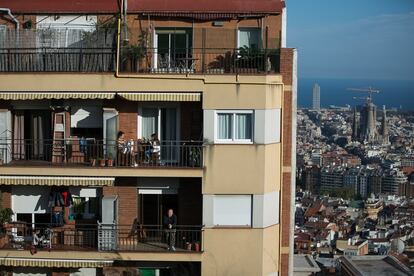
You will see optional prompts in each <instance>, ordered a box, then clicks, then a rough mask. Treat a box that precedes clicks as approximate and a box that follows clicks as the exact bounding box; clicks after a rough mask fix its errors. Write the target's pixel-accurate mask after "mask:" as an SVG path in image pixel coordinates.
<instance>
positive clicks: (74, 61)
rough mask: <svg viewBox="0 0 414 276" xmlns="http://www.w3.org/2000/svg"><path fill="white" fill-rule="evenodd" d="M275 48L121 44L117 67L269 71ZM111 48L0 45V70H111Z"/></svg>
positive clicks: (274, 69) (275, 66)
mask: <svg viewBox="0 0 414 276" xmlns="http://www.w3.org/2000/svg"><path fill="white" fill-rule="evenodd" d="M279 60H280V54H279V50H277V49H260V50H257V49H256V50H255V49H244V48H242V49H233V48H216V49H215V48H186V49H177V48H168V49H161V48H148V49H141V50H139V51H137V50H136V52H131V51H130V50H128V48H121V51H120V64H119V69H120V71H121V72H124V73H143V74H269V73H278V72H279ZM115 69H116V49H112V48H0V72H115Z"/></svg>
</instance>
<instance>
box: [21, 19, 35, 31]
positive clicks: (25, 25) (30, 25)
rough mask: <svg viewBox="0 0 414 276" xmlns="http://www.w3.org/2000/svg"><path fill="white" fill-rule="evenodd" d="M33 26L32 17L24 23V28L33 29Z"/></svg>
mask: <svg viewBox="0 0 414 276" xmlns="http://www.w3.org/2000/svg"><path fill="white" fill-rule="evenodd" d="M32 27H33V21H32V20H31V19H29V20H27V21H26V22H24V23H23V28H24V29H31V28H32Z"/></svg>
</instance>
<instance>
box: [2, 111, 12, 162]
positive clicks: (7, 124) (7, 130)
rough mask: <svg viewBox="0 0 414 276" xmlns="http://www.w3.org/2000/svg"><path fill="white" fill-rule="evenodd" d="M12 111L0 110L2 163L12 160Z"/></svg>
mask: <svg viewBox="0 0 414 276" xmlns="http://www.w3.org/2000/svg"><path fill="white" fill-rule="evenodd" d="M11 125H12V123H11V112H10V111H8V110H6V111H0V164H1V163H8V162H10V160H11V148H12V145H11V141H12V128H11Z"/></svg>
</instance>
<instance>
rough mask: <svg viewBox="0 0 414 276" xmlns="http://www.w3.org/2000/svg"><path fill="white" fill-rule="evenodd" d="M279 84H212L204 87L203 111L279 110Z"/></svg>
mask: <svg viewBox="0 0 414 276" xmlns="http://www.w3.org/2000/svg"><path fill="white" fill-rule="evenodd" d="M282 89H283V85H281V84H263V83H249V82H248V81H247V80H246V82H244V83H241V84H235V83H228V84H221V83H217V84H216V83H212V84H207V85H206V86H205V90H204V93H203V109H271V108H281V102H282Z"/></svg>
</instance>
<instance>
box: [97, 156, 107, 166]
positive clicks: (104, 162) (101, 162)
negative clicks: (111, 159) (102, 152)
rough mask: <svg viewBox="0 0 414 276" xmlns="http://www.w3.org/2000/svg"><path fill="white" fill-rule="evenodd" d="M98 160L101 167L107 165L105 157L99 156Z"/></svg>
mask: <svg viewBox="0 0 414 276" xmlns="http://www.w3.org/2000/svg"><path fill="white" fill-rule="evenodd" d="M98 161H99V166H100V167H105V166H106V160H105V158H99V159H98Z"/></svg>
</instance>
